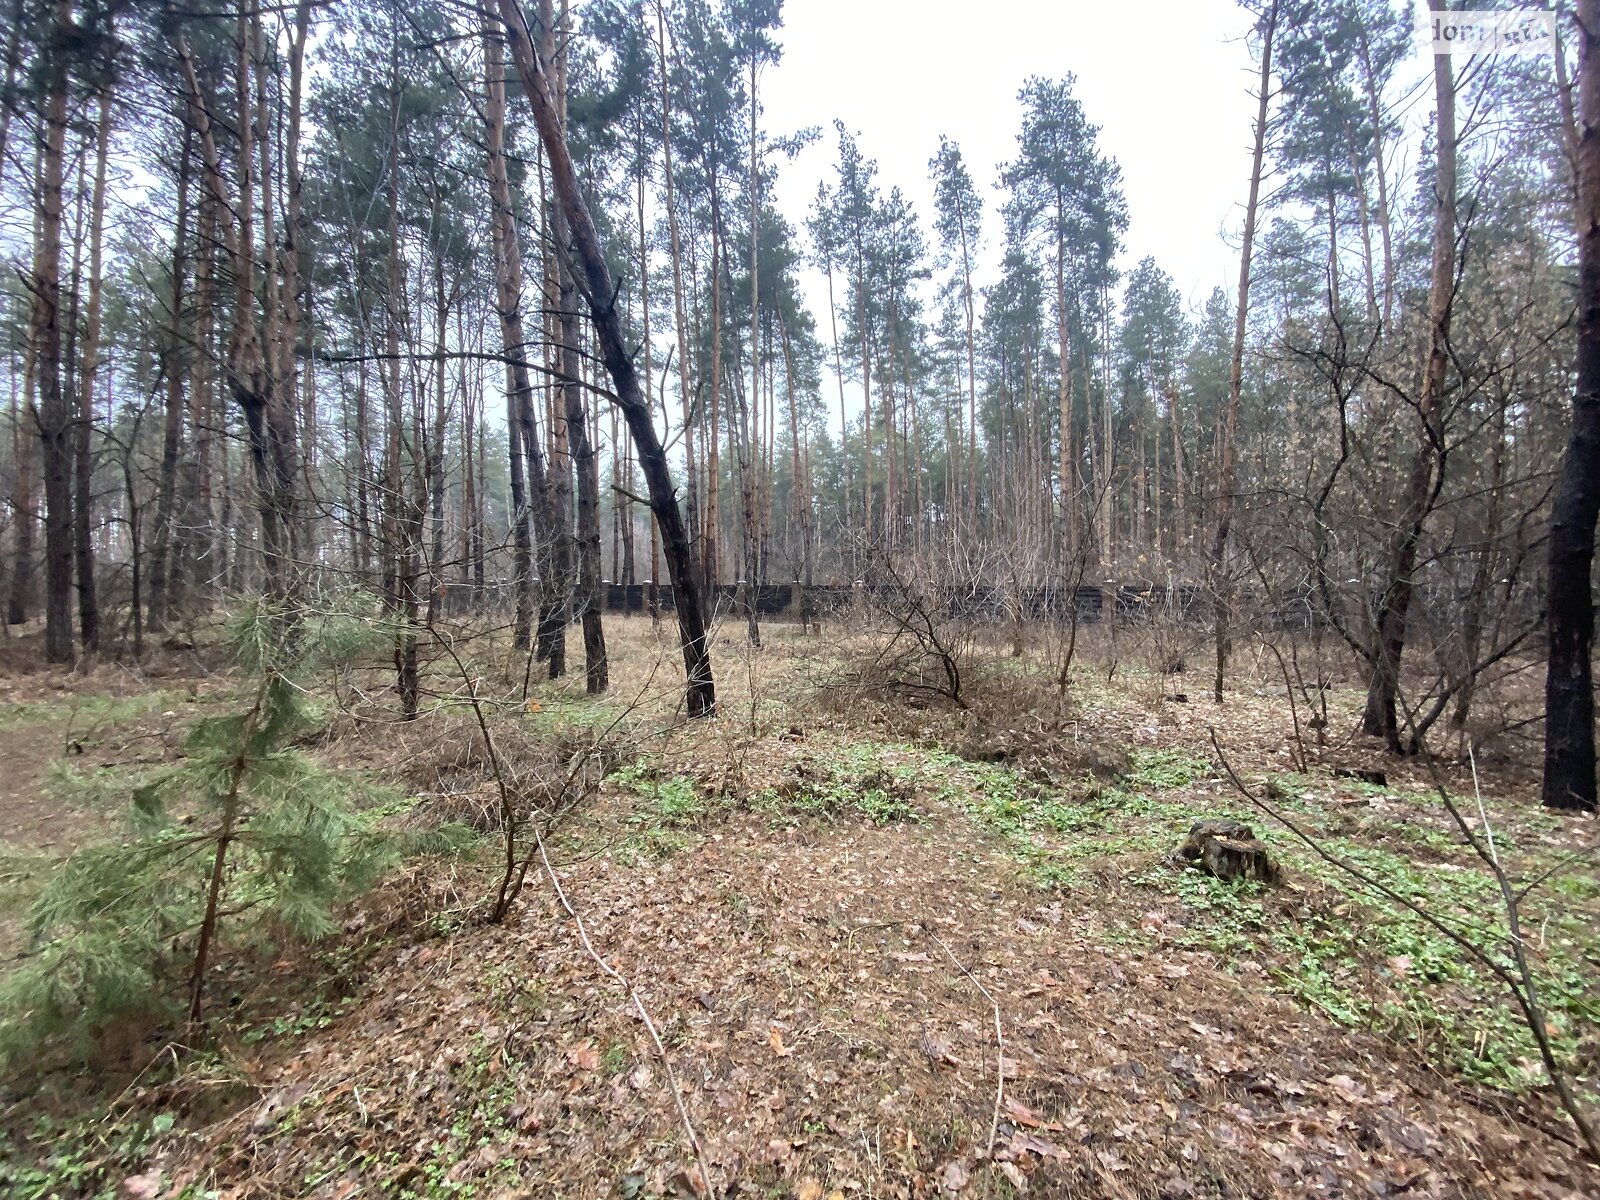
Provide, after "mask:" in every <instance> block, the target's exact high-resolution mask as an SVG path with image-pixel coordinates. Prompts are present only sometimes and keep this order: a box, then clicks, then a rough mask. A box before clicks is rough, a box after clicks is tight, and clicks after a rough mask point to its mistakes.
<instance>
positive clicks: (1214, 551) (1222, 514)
mask: <svg viewBox="0 0 1600 1200" xmlns="http://www.w3.org/2000/svg"><path fill="white" fill-rule="evenodd" d="M1277 24H1278V5H1277V0H1273V4H1272V7H1271V8H1269V9H1268V10H1267V15H1266V18H1265V22H1264V24H1263V26H1262V33H1261V79H1260V83H1259V94H1258V96H1257V108H1256V144H1255V154H1254V157H1253V158H1252V160H1251V167H1250V199H1249V200H1248V201H1247V202H1246V204H1245V210H1244V241H1243V245H1242V246H1241V248H1240V251H1239V301H1238V307H1237V309H1236V310H1235V313H1234V321H1233V357H1232V359H1231V360H1230V362H1229V364H1228V407H1227V412H1226V416H1225V418H1224V423H1223V433H1222V445H1221V447H1220V448H1219V449H1220V453H1219V459H1220V461H1219V462H1218V467H1217V528H1216V532H1215V534H1214V536H1213V537H1212V539H1211V592H1212V603H1213V604H1214V605H1215V607H1216V635H1217V673H1216V678H1215V680H1214V681H1213V683H1212V698H1213V699H1214V700H1215V701H1216V702H1217V703H1218V704H1221V703H1222V684H1223V677H1224V676H1225V675H1226V674H1227V670H1228V656H1229V655H1230V654H1231V653H1232V652H1233V628H1232V622H1233V586H1232V581H1231V580H1230V579H1229V577H1228V572H1227V566H1226V557H1227V553H1228V536H1229V534H1230V533H1232V531H1233V500H1234V489H1235V486H1236V482H1237V479H1236V463H1235V458H1234V441H1235V440H1236V438H1237V436H1238V431H1239V395H1240V392H1241V391H1242V390H1243V387H1244V333H1245V322H1246V320H1247V319H1248V317H1249V315H1250V255H1251V251H1252V250H1254V248H1255V236H1256V208H1257V204H1258V202H1259V200H1260V197H1261V159H1262V157H1263V155H1264V154H1265V152H1266V146H1267V104H1268V100H1269V99H1270V94H1271V88H1272V35H1273V34H1274V33H1275V32H1276V30H1277Z"/></svg>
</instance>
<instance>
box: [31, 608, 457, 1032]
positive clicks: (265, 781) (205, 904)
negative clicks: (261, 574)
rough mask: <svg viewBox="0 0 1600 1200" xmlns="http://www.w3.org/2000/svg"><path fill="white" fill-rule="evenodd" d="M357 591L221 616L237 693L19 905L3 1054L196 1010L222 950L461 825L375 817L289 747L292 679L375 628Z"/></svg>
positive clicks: (353, 788)
mask: <svg viewBox="0 0 1600 1200" xmlns="http://www.w3.org/2000/svg"><path fill="white" fill-rule="evenodd" d="M374 611H375V605H374V604H373V603H372V602H371V601H370V600H368V599H367V598H366V597H365V596H363V595H361V594H360V593H343V594H339V595H335V596H329V597H323V598H322V599H321V601H320V602H319V603H318V605H317V606H316V609H315V611H312V610H310V609H307V608H305V607H301V608H299V609H297V610H294V611H290V610H288V609H287V608H285V607H284V606H283V605H281V604H278V603H274V602H272V601H268V600H265V599H261V600H257V601H254V602H253V603H251V604H249V605H247V606H246V607H245V608H244V609H242V610H241V611H240V612H239V613H238V614H236V615H235V617H234V618H233V619H232V620H231V621H230V623H229V626H228V631H227V633H228V638H229V642H230V645H231V647H232V649H233V652H234V655H235V658H236V662H237V665H238V667H239V669H240V671H241V673H242V674H243V675H244V676H245V677H246V678H247V679H248V680H250V684H249V690H248V692H247V696H246V702H245V705H244V706H243V707H242V708H241V709H239V710H238V711H236V712H232V713H228V714H224V715H217V716H208V717H205V718H202V719H201V720H199V721H197V722H196V723H195V724H194V725H193V727H192V728H191V729H190V730H189V733H188V736H187V738H186V741H185V744H184V751H183V754H182V756H181V758H180V759H179V761H178V762H177V763H175V764H174V765H172V766H170V767H166V768H163V769H161V770H159V771H157V772H155V773H153V774H150V775H146V776H144V777H143V778H141V779H140V780H139V781H138V782H137V785H136V786H135V787H134V788H133V793H132V798H131V803H130V804H129V807H128V826H127V833H126V836H125V837H124V838H123V839H122V840H119V841H115V842H106V843H103V844H99V845H94V846H90V847H87V848H85V849H83V850H80V851H79V852H77V853H75V854H73V855H72V856H71V857H69V858H68V859H66V860H65V861H64V862H63V863H62V864H61V865H60V867H59V869H58V870H57V871H56V872H55V873H54V875H53V877H51V878H50V880H49V882H48V883H47V884H46V885H45V886H44V887H43V889H42V890H41V891H40V892H39V894H38V896H37V897H36V899H35V900H34V901H33V903H32V905H31V906H30V908H29V911H28V932H29V934H30V937H31V948H30V951H29V953H28V954H27V956H26V957H25V959H24V960H23V962H22V964H21V965H20V967H19V968H18V969H17V970H16V971H14V972H13V973H12V974H11V975H10V976H9V977H8V978H6V979H5V980H4V981H3V982H0V1063H3V1062H7V1061H15V1060H17V1059H18V1058H19V1056H22V1055H25V1054H27V1053H29V1052H30V1051H31V1050H32V1049H33V1048H35V1047H36V1046H37V1045H38V1044H39V1042H40V1041H41V1040H44V1039H53V1038H59V1037H62V1036H70V1037H73V1038H75V1039H78V1040H80V1041H81V1040H82V1039H84V1038H87V1037H89V1036H92V1035H93V1034H94V1033H95V1032H96V1031H97V1030H100V1029H103V1028H105V1027H106V1026H107V1025H108V1024H109V1023H111V1022H113V1021H118V1020H125V1019H129V1018H133V1017H144V1018H151V1017H154V1018H157V1019H161V1018H171V1017H174V1016H176V1015H177V1013H178V1012H179V1011H180V1002H181V1001H182V1000H186V1002H187V1009H188V1015H189V1019H190V1020H191V1022H194V1021H198V1020H199V1019H200V1016H201V1012H202V1008H203V1001H204V996H205V989H206V981H207V978H208V976H209V974H210V973H211V972H212V971H213V970H214V968H215V965H216V963H217V962H218V961H219V959H220V958H221V956H222V955H223V954H224V953H225V952H226V951H227V950H229V949H238V948H241V947H244V946H246V945H249V944H252V943H254V944H260V943H262V942H271V943H273V944H278V943H283V942H286V941H293V940H295V939H303V940H314V939H317V938H320V937H323V936H325V935H327V934H329V933H331V932H332V931H333V930H334V929H335V928H336V920H335V908H336V906H337V905H338V904H339V903H340V902H341V901H343V900H346V899H348V898H350V897H352V896H354V895H356V894H358V893H360V892H361V891H363V890H364V889H366V888H368V887H370V886H371V885H372V883H373V882H374V881H375V880H376V879H378V878H379V877H380V876H381V875H382V874H383V872H384V871H385V870H387V869H388V868H390V867H392V866H393V865H395V864H396V863H397V862H398V861H399V860H400V859H401V858H403V857H405V856H406V855H408V854H414V853H428V852H445V851H450V850H454V849H458V848H459V847H460V845H461V843H462V840H463V837H464V836H470V835H466V834H465V832H464V831H461V830H455V829H449V828H446V829H437V830H433V831H430V832H428V833H425V834H418V833H405V834H402V833H397V832H394V831H391V830H386V829H384V828H382V827H381V824H380V822H381V819H382V814H383V803H382V802H383V800H384V799H385V798H386V797H385V795H384V793H383V792H382V790H381V789H379V788H377V787H376V786H374V785H373V784H371V783H370V782H367V781H365V780H363V779H362V778H361V777H360V776H358V775H355V774H352V773H342V772H333V771H329V770H327V769H325V768H324V767H322V766H321V765H319V764H318V763H316V762H315V761H313V760H312V759H311V758H309V757H308V756H307V755H306V754H304V753H303V752H302V751H300V750H299V749H297V748H296V742H297V740H299V739H302V738H303V737H304V735H306V734H307V733H308V732H310V731H312V730H314V729H315V728H316V727H317V726H318V725H319V724H320V722H321V720H322V717H321V714H320V713H319V712H318V710H317V707H316V705H315V704H314V703H313V701H312V699H311V696H310V694H309V692H308V691H307V690H306V688H305V686H304V684H305V682H306V680H308V678H310V676H311V675H312V674H313V673H314V672H315V671H317V670H319V669H325V668H327V667H330V666H334V667H337V666H339V665H341V664H344V663H348V662H349V661H351V660H352V659H354V658H355V657H357V656H359V655H361V654H362V653H363V652H365V651H367V650H369V649H371V648H373V647H374V646H376V645H377V644H379V643H381V641H382V640H383V637H384V634H385V631H384V629H383V628H382V624H381V622H380V621H378V620H376V619H375V618H374V617H373V616H372V614H373V612H374Z"/></svg>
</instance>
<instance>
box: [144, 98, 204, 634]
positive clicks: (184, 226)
mask: <svg viewBox="0 0 1600 1200" xmlns="http://www.w3.org/2000/svg"><path fill="white" fill-rule="evenodd" d="M193 136H194V135H193V132H192V131H191V130H189V129H188V127H187V126H186V127H185V129H184V137H183V147H182V149H181V150H179V152H178V218H177V222H176V224H175V226H174V230H173V235H172V300H171V312H170V313H169V314H168V316H169V320H170V321H171V328H170V330H169V331H168V336H167V345H166V360H167V362H166V368H165V369H166V376H167V393H166V412H165V413H164V414H163V420H162V429H161V473H160V475H159V476H158V477H157V482H156V515H155V528H154V529H152V530H151V531H150V556H149V561H150V605H149V609H150V628H152V629H162V628H165V627H166V624H167V620H168V594H167V583H168V578H169V564H170V560H171V559H172V558H174V557H175V556H174V555H173V554H172V547H173V541H174V539H173V536H172V524H173V504H174V497H175V495H176V493H177V485H178V456H179V450H180V448H181V445H182V441H183V417H184V395H183V385H184V381H185V378H186V372H185V369H184V368H185V363H184V355H183V284H184V278H185V275H186V273H187V266H186V263H187V261H188V248H189V247H188V239H189V152H190V148H191V146H190V143H191V141H192V140H193Z"/></svg>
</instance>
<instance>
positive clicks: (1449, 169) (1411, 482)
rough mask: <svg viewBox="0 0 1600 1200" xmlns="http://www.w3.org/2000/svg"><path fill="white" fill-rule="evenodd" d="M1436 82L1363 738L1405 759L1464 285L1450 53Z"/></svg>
mask: <svg viewBox="0 0 1600 1200" xmlns="http://www.w3.org/2000/svg"><path fill="white" fill-rule="evenodd" d="M1444 5H1445V0H1430V7H1431V8H1433V9H1434V10H1435V11H1442V10H1443V8H1444ZM1433 79H1434V99H1435V105H1436V107H1437V110H1438V113H1437V122H1438V128H1437V132H1436V136H1435V144H1436V150H1435V157H1436V166H1435V172H1434V187H1433V205H1434V207H1433V268H1432V274H1431V277H1430V280H1429V285H1428V357H1427V361H1426V363H1425V364H1424V367H1423V376H1422V394H1421V396H1420V397H1419V398H1418V401H1417V429H1416V437H1417V446H1416V450H1415V452H1414V453H1413V455H1412V459H1411V471H1410V474H1409V476H1408V477H1407V479H1406V491H1405V499H1404V501H1403V503H1402V505H1401V509H1400V511H1399V512H1398V513H1397V514H1396V519H1395V522H1394V533H1393V535H1392V536H1391V538H1390V542H1389V561H1388V563H1387V575H1386V578H1385V579H1384V581H1383V584H1384V586H1383V591H1382V593H1381V594H1380V597H1379V601H1378V620H1377V629H1376V631H1375V635H1376V636H1375V644H1374V645H1373V654H1372V675H1371V678H1370V679H1369V681H1368V685H1367V703H1366V708H1365V710H1364V712H1363V713H1362V717H1361V726H1362V730H1363V732H1365V733H1366V734H1368V735H1369V736H1371V737H1381V738H1383V740H1384V744H1385V745H1386V746H1387V747H1388V748H1389V750H1390V751H1392V752H1394V753H1397V754H1398V753H1400V752H1401V750H1402V749H1404V747H1403V746H1402V745H1401V740H1400V721H1399V713H1398V704H1399V694H1400V668H1401V660H1402V657H1403V655H1404V654H1405V648H1406V632H1407V631H1406V623H1407V619H1408V617H1409V615H1410V611H1411V596H1412V592H1413V590H1414V588H1415V582H1414V580H1413V578H1412V575H1413V573H1414V572H1415V571H1416V567H1417V551H1418V547H1419V545H1420V544H1421V541H1422V531H1423V525H1424V523H1425V522H1426V521H1427V518H1428V514H1429V513H1430V512H1431V511H1432V510H1433V506H1434V502H1435V501H1436V500H1437V498H1438V495H1439V490H1440V488H1441V487H1442V486H1443V484H1444V469H1445V442H1444V431H1443V429H1442V427H1441V406H1442V403H1443V396H1444V385H1445V375H1446V372H1447V371H1448V370H1449V366H1450V314H1451V305H1452V302H1453V300H1454V298H1455V282H1456V279H1455V273H1456V118H1455V97H1456V91H1455V78H1454V75H1453V73H1452V70H1451V62H1450V56H1449V55H1448V54H1436V55H1434V59H1433ZM1413 748H1414V747H1413Z"/></svg>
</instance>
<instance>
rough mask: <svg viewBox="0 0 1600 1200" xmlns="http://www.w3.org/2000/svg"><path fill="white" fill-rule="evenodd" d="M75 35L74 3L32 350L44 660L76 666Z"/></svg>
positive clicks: (42, 172)
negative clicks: (68, 275)
mask: <svg viewBox="0 0 1600 1200" xmlns="http://www.w3.org/2000/svg"><path fill="white" fill-rule="evenodd" d="M73 34H74V29H73V23H72V5H71V2H70V0H59V2H58V3H57V4H56V15H55V27H54V29H53V30H52V32H51V38H50V42H49V45H48V46H47V48H46V60H45V64H44V77H45V79H44V103H43V113H42V116H43V123H44V145H43V149H42V151H41V154H40V161H39V178H38V194H37V198H36V200H35V203H36V204H37V205H38V209H39V238H38V244H37V248H36V250H35V254H34V261H33V281H32V288H31V290H32V292H33V309H32V324H33V346H34V356H35V368H34V369H35V371H36V373H37V377H38V389H39V404H38V414H39V420H38V424H39V447H40V457H41V459H42V461H43V464H44V503H45V519H44V574H45V631H44V645H45V658H47V659H48V660H49V661H50V662H53V663H67V662H71V661H72V445H71V440H70V439H71V432H72V421H71V412H70V411H69V403H70V402H69V399H68V396H67V392H66V388H65V386H64V384H63V380H62V377H61V366H62V363H61V214H62V207H61V195H62V180H63V173H64V170H65V158H66V144H67V88H68V78H67V54H68V52H69V47H70V45H71V39H72V37H73Z"/></svg>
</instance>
